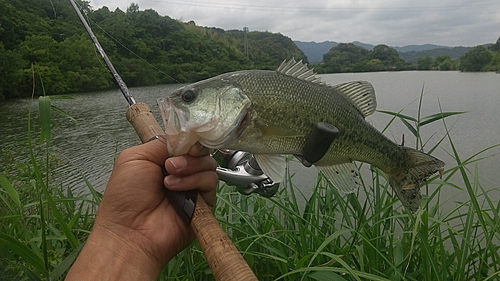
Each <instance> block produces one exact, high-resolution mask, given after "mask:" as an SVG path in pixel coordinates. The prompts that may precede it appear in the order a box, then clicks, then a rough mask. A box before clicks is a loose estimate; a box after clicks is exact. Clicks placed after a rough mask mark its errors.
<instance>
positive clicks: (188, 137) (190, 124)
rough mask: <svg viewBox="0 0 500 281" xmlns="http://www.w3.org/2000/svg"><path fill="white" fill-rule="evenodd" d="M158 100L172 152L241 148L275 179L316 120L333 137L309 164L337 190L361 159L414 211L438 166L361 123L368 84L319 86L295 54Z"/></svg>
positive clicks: (368, 101) (370, 104)
mask: <svg viewBox="0 0 500 281" xmlns="http://www.w3.org/2000/svg"><path fill="white" fill-rule="evenodd" d="M159 105H160V112H161V113H162V117H163V119H164V121H165V126H166V128H167V139H168V144H169V146H170V148H171V149H172V150H173V151H174V154H176V153H177V154H182V153H186V152H187V149H189V147H190V146H191V145H192V144H194V143H195V142H197V141H199V142H200V143H201V144H203V145H205V146H207V147H211V148H219V149H234V150H242V151H246V152H249V153H253V154H255V155H256V159H257V162H258V163H259V165H260V167H261V168H262V170H263V171H264V173H266V174H267V175H268V176H269V177H270V178H271V179H272V180H273V181H275V182H279V181H281V180H282V179H283V178H284V174H285V167H286V162H285V158H284V157H282V155H283V154H293V155H296V156H300V155H301V154H302V151H303V149H304V146H305V143H306V140H307V138H308V136H309V135H310V134H311V132H312V131H313V128H314V127H315V126H316V124H317V123H319V122H325V123H328V124H330V125H333V126H335V127H336V128H337V129H338V131H339V135H338V137H336V138H335V139H334V140H333V142H332V144H331V145H330V147H329V149H328V151H327V152H326V154H325V155H324V156H323V158H321V159H320V160H319V161H318V162H317V163H314V165H315V166H316V167H317V168H318V169H319V170H320V171H321V172H322V173H323V174H324V175H325V177H326V178H327V179H328V180H329V181H330V182H331V183H332V184H333V185H334V186H336V187H337V188H339V189H340V190H342V191H344V192H353V191H354V190H355V189H356V187H357V186H359V185H360V179H359V173H358V172H357V168H356V166H355V165H354V164H353V161H361V162H366V163H369V164H372V165H375V166H376V167H378V168H379V169H381V170H382V171H384V173H386V174H387V176H388V179H389V183H390V185H391V187H392V188H393V190H394V191H395V193H396V194H397V196H398V197H399V198H400V200H401V201H402V203H403V205H404V206H405V207H407V208H408V209H410V210H412V211H416V210H417V209H418V208H419V206H420V197H421V196H420V184H421V183H422V182H423V181H425V180H426V179H427V178H428V177H429V176H431V175H432V174H434V173H436V172H438V171H439V172H440V173H442V167H443V166H444V163H443V162H442V161H440V160H439V159H437V158H435V157H433V156H430V155H428V154H425V153H422V152H420V151H416V150H414V149H411V148H408V147H403V146H400V145H397V144H395V143H393V142H392V141H391V140H389V139H388V138H387V137H385V136H384V135H383V134H382V133H380V132H379V131H378V130H376V129H375V128H374V127H373V126H371V125H370V124H369V123H368V122H367V121H365V117H366V116H368V115H370V114H372V113H373V112H374V111H375V109H376V99H375V92H374V90H373V87H372V86H371V84H370V83H368V82H364V81H354V82H349V83H344V84H340V85H335V86H330V85H326V84H325V83H323V82H321V81H320V80H319V78H317V77H316V76H315V74H314V73H313V72H312V71H311V70H310V69H309V68H307V66H306V65H304V64H302V63H301V62H298V63H297V62H295V61H294V60H290V61H288V62H283V64H282V65H280V66H279V67H278V69H277V70H276V71H265V70H247V71H237V72H232V73H226V74H222V75H219V76H216V77H213V78H210V79H207V80H203V81H200V82H197V83H194V84H191V85H188V86H185V87H183V88H181V89H179V90H177V91H176V92H174V93H173V94H171V95H170V96H168V97H166V98H164V99H161V100H159ZM169 119H170V120H169Z"/></svg>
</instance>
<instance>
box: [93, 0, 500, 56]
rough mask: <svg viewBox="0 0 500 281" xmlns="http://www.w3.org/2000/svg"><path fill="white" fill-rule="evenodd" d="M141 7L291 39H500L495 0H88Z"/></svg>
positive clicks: (465, 42)
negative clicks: (271, 33)
mask: <svg viewBox="0 0 500 281" xmlns="http://www.w3.org/2000/svg"><path fill="white" fill-rule="evenodd" d="M131 3H136V4H138V5H139V9H140V10H146V9H153V10H155V11H157V12H158V13H159V14H160V15H163V16H169V17H171V18H173V19H178V20H181V21H183V22H188V21H194V22H195V23H196V24H197V25H199V26H209V27H218V28H222V29H225V30H230V29H238V30H242V29H243V27H248V28H249V30H250V31H269V32H273V33H278V32H279V33H281V34H283V35H285V36H287V37H290V38H291V39H292V40H295V41H306V42H309V41H315V42H323V41H335V42H339V43H349V42H353V41H360V42H363V43H368V44H373V45H378V44H386V45H389V46H406V45H413V44H415V45H422V44H436V45H443V46H469V47H472V46H477V45H481V44H486V43H495V42H496V40H497V39H498V38H499V37H500V1H498V0H439V1H437V0H419V1H415V0H314V1H312V0H309V1H298V0H295V1H293V0H292V1H291V0H238V1H234V0H233V1H229V0H173V1H168V0H133V1H132V0H90V4H91V6H92V8H93V9H94V10H96V9H99V8H101V7H102V6H107V7H108V8H109V9H110V10H111V11H114V10H115V9H116V8H120V9H121V10H123V11H126V9H127V7H129V6H130V4H131Z"/></svg>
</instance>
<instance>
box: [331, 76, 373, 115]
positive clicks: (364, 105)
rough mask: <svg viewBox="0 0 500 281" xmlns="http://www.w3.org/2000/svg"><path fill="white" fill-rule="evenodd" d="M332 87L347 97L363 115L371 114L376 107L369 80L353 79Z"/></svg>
mask: <svg viewBox="0 0 500 281" xmlns="http://www.w3.org/2000/svg"><path fill="white" fill-rule="evenodd" d="M332 87H333V88H334V89H337V90H338V91H340V92H341V93H342V94H343V95H345V96H346V97H348V98H349V99H350V100H351V101H352V102H353V103H354V105H356V107H357V108H358V110H359V112H361V114H363V116H364V117H366V116H369V115H372V114H373V113H374V112H375V110H376V109H377V99H376V98H375V89H373V86H372V84H370V83H369V82H366V81H353V82H348V83H343V84H339V85H335V86H332Z"/></svg>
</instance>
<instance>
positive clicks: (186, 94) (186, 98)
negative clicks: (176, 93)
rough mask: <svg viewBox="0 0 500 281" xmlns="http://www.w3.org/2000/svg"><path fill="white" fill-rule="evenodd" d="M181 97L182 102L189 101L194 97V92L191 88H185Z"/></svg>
mask: <svg viewBox="0 0 500 281" xmlns="http://www.w3.org/2000/svg"><path fill="white" fill-rule="evenodd" d="M181 98H182V100H183V101H184V102H188V103H190V102H193V101H194V100H195V99H196V94H195V93H194V92H193V91H191V90H187V91H185V92H183V93H182V95H181Z"/></svg>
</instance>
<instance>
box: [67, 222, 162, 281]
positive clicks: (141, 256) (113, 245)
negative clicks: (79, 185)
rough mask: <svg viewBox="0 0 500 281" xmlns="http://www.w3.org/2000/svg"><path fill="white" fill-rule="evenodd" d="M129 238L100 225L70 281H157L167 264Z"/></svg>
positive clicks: (88, 240) (95, 227) (95, 230)
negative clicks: (164, 265) (164, 264)
mask: <svg viewBox="0 0 500 281" xmlns="http://www.w3.org/2000/svg"><path fill="white" fill-rule="evenodd" d="M96 223H97V221H96ZM126 237H127V233H126V230H125V231H124V232H123V233H116V232H113V231H110V230H109V229H107V228H106V227H103V226H100V225H99V224H98V223H97V224H96V225H95V226H94V228H93V230H92V232H91V234H90V236H89V238H88V239H87V241H86V243H85V245H84V247H83V248H82V251H81V252H80V254H79V256H78V259H77V260H76V261H75V263H74V264H73V266H72V268H71V270H70V272H69V273H68V276H67V280H157V278H158V276H159V274H160V272H161V270H162V268H163V264H161V263H160V262H159V261H158V260H156V259H155V258H154V257H152V256H151V255H150V254H148V253H147V251H146V250H145V249H141V247H140V246H139V245H137V244H136V243H134V241H131V239H127V238H126Z"/></svg>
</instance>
